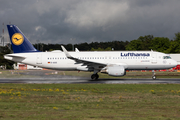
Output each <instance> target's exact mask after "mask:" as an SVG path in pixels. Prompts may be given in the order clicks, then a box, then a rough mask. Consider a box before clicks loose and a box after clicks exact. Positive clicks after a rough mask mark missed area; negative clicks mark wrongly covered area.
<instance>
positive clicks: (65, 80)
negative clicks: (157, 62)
mask: <svg viewBox="0 0 180 120" xmlns="http://www.w3.org/2000/svg"><path fill="white" fill-rule="evenodd" d="M0 83H26V84H62V83H64V84H77V83H82V84H83V83H94V84H180V78H170V79H168V78H167V79H163V78H162V79H156V80H152V79H99V80H96V81H94V80H91V79H87V78H0Z"/></svg>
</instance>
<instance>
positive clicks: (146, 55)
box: [121, 53, 150, 57]
mask: <svg viewBox="0 0 180 120" xmlns="http://www.w3.org/2000/svg"><path fill="white" fill-rule="evenodd" d="M121 56H122V57H128V56H132V57H133V56H137V57H138V56H143V57H148V56H150V54H149V53H121Z"/></svg>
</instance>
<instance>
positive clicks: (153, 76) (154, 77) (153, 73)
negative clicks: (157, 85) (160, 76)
mask: <svg viewBox="0 0 180 120" xmlns="http://www.w3.org/2000/svg"><path fill="white" fill-rule="evenodd" d="M152 79H153V80H155V79H156V76H155V71H154V70H152Z"/></svg>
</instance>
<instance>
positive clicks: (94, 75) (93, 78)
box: [91, 74, 99, 80]
mask: <svg viewBox="0 0 180 120" xmlns="http://www.w3.org/2000/svg"><path fill="white" fill-rule="evenodd" d="M98 78H99V75H98V74H92V75H91V79H92V80H97V79H98Z"/></svg>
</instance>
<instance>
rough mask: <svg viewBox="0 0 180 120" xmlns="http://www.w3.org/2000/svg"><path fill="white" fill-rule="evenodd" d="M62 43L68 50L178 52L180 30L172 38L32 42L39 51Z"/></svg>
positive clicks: (145, 37)
mask: <svg viewBox="0 0 180 120" xmlns="http://www.w3.org/2000/svg"><path fill="white" fill-rule="evenodd" d="M61 45H63V46H64V47H65V48H66V49H67V50H68V51H72V50H73V48H78V49H79V50H80V51H103V50H107V51H109V50H112V49H113V50H116V51H117V50H154V51H158V52H163V53H180V46H179V45H180V32H178V33H176V34H175V37H174V38H173V40H170V39H169V38H167V37H154V36H153V35H145V36H140V37H139V38H138V39H135V40H131V41H117V40H116V41H111V42H91V43H86V42H85V43H80V44H74V45H72V44H44V43H38V44H34V46H35V48H36V49H38V50H40V51H52V50H61Z"/></svg>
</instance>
